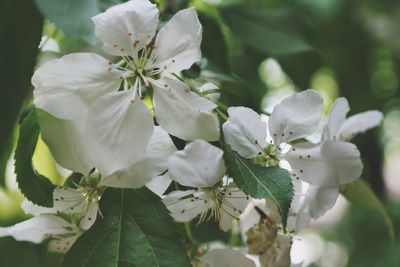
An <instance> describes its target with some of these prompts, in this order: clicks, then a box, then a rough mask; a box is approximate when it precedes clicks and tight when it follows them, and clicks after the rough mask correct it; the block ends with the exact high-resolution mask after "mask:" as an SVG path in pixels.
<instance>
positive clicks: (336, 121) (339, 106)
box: [322, 97, 350, 140]
mask: <svg viewBox="0 0 400 267" xmlns="http://www.w3.org/2000/svg"><path fill="white" fill-rule="evenodd" d="M349 110H350V107H349V103H348V102H347V99H346V98H344V97H339V98H338V99H336V100H335V103H333V105H332V107H331V110H330V111H329V116H328V120H327V123H326V125H325V127H324V130H323V132H322V138H323V139H324V140H336V139H337V135H338V132H339V129H340V127H341V126H342V124H343V123H344V121H345V120H346V115H347V112H349Z"/></svg>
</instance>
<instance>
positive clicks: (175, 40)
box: [153, 8, 202, 74]
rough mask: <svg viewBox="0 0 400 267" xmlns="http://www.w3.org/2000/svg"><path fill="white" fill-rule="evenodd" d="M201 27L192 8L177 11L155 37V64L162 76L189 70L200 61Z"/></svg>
mask: <svg viewBox="0 0 400 267" xmlns="http://www.w3.org/2000/svg"><path fill="white" fill-rule="evenodd" d="M201 35H202V27H201V24H200V22H199V19H198V18H197V14H196V11H195V9H194V8H188V9H184V10H181V11H179V12H178V13H176V14H175V16H173V17H172V19H171V20H170V21H168V22H167V24H166V25H165V26H164V27H163V28H162V29H161V30H160V32H159V33H158V34H157V37H156V42H155V46H156V50H155V53H156V62H155V63H154V66H153V67H156V68H160V69H161V70H162V71H163V74H168V73H173V72H179V71H181V70H184V69H188V68H190V67H191V66H192V65H193V63H195V62H196V61H200V59H201V51H200V44H201V37H202V36H201Z"/></svg>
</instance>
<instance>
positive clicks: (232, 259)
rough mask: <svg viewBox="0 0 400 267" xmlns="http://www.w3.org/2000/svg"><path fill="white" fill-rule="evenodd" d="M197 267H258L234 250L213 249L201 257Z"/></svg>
mask: <svg viewBox="0 0 400 267" xmlns="http://www.w3.org/2000/svg"><path fill="white" fill-rule="evenodd" d="M199 261H200V263H197V265H195V266H196V267H256V264H255V262H254V261H253V260H251V259H249V258H247V257H246V256H245V255H244V254H243V253H241V252H240V251H237V250H233V249H228V248H226V249H213V250H211V251H208V252H207V253H206V254H205V255H203V256H201V257H199Z"/></svg>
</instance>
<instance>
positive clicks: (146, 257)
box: [62, 188, 190, 267]
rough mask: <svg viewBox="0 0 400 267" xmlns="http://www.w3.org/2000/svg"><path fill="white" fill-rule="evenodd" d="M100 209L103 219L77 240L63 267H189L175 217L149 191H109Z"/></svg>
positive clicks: (104, 196)
mask: <svg viewBox="0 0 400 267" xmlns="http://www.w3.org/2000/svg"><path fill="white" fill-rule="evenodd" d="M100 210H101V212H102V214H103V215H104V218H98V219H97V221H96V223H95V224H94V225H93V227H92V228H90V229H89V230H88V231H87V232H86V233H85V234H83V235H82V236H81V237H80V238H79V239H78V241H77V242H76V243H75V244H74V246H73V247H72V248H71V250H70V251H69V252H68V253H67V255H66V256H65V258H64V261H63V263H62V266H63V267H78V266H82V267H83V266H85V267H89V266H93V267H109V266H121V267H122V266H126V267H128V266H132V267H133V266H140V267H147V266H148V267H155V266H165V267H169V266H182V267H184V266H190V263H189V260H188V258H187V256H186V254H185V249H184V246H183V244H182V243H181V242H180V240H179V238H178V234H177V233H176V231H175V224H174V223H173V221H172V218H171V217H170V215H169V213H168V211H167V209H166V208H165V206H164V205H163V203H162V202H161V200H160V198H159V197H158V196H156V195H155V194H153V193H152V192H151V191H150V190H148V189H147V188H142V189H111V188H110V189H107V190H106V191H105V193H104V194H103V196H102V199H101V203H100Z"/></svg>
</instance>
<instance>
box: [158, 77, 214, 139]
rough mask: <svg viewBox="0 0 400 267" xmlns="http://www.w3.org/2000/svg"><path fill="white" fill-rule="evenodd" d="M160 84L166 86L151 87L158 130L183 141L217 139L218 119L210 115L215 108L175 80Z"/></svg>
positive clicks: (164, 81) (166, 79)
mask: <svg viewBox="0 0 400 267" xmlns="http://www.w3.org/2000/svg"><path fill="white" fill-rule="evenodd" d="M162 82H163V83H165V85H166V86H167V87H164V86H163V87H161V86H155V88H154V104H155V111H156V118H157V122H158V123H159V124H160V125H161V127H163V128H164V129H165V130H166V131H167V132H168V133H170V134H172V135H174V136H177V137H179V138H181V139H184V140H195V139H204V140H207V141H216V140H218V139H219V124H218V118H217V116H216V115H215V114H213V113H212V112H211V110H212V109H214V108H215V107H216V105H215V104H214V103H212V102H211V101H209V100H207V99H205V98H203V97H200V96H198V95H196V94H195V93H192V92H191V91H190V89H189V88H188V87H187V85H185V84H184V83H182V82H180V81H178V80H175V79H170V78H165V79H164V80H163V81H162Z"/></svg>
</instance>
